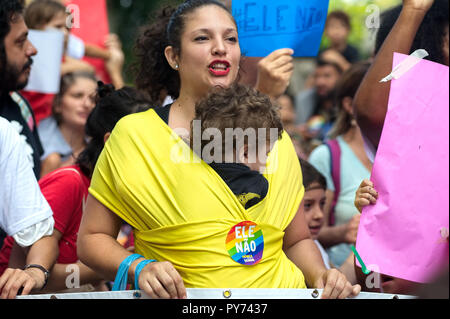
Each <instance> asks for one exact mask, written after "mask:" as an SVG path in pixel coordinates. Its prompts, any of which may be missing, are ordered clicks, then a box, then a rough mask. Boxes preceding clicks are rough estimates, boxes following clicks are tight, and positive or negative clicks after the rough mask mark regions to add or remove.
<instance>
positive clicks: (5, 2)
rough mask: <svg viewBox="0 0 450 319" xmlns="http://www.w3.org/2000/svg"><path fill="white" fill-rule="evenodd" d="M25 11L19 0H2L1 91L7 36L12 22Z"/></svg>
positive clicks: (5, 62)
mask: <svg viewBox="0 0 450 319" xmlns="http://www.w3.org/2000/svg"><path fill="white" fill-rule="evenodd" d="M22 13H23V3H22V2H21V1H18V0H0V92H2V91H3V87H4V84H5V83H3V82H4V81H5V79H4V77H3V75H2V74H3V73H4V71H5V69H6V65H7V60H6V48H5V38H6V36H7V35H8V33H9V31H11V23H12V22H14V21H15V19H17V17H18V15H22Z"/></svg>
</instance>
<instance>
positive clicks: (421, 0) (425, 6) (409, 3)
mask: <svg viewBox="0 0 450 319" xmlns="http://www.w3.org/2000/svg"><path fill="white" fill-rule="evenodd" d="M433 3H434V0H403V8H405V9H414V10H421V11H428V10H430V8H431V6H432V5H433Z"/></svg>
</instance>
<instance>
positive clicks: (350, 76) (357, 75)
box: [329, 62, 370, 139]
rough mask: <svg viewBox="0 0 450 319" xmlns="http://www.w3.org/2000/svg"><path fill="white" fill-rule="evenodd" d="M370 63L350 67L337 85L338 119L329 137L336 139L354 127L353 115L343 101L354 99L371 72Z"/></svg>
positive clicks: (360, 63)
mask: <svg viewBox="0 0 450 319" xmlns="http://www.w3.org/2000/svg"><path fill="white" fill-rule="evenodd" d="M369 67H370V63H368V62H359V63H356V64H354V65H352V66H351V67H350V69H348V70H347V71H346V72H345V73H344V74H343V75H342V77H341V78H340V79H339V81H338V83H337V84H336V91H335V104H336V106H337V112H338V115H337V119H336V122H335V123H334V125H333V128H332V129H331V131H330V133H329V136H330V138H332V139H334V138H337V137H338V136H339V135H342V134H345V133H347V132H348V130H349V129H350V128H351V127H352V125H353V124H352V122H353V120H354V117H353V115H351V114H350V113H349V112H347V111H346V110H345V108H344V107H343V105H342V100H343V99H344V98H346V97H350V98H352V99H353V98H354V97H355V95H356V91H357V90H358V88H359V86H360V84H361V82H362V80H363V79H364V76H365V75H366V73H367V71H369Z"/></svg>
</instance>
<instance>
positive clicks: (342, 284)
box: [315, 269, 361, 299]
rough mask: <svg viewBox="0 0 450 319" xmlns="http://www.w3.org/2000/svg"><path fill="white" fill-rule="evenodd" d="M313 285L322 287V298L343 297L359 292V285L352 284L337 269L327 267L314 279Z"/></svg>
mask: <svg viewBox="0 0 450 319" xmlns="http://www.w3.org/2000/svg"><path fill="white" fill-rule="evenodd" d="M315 287H316V288H319V289H322V288H323V293H322V299H345V298H347V297H355V296H357V295H359V293H360V292H361V286H360V285H352V284H351V283H350V282H349V281H348V280H347V278H346V277H345V275H344V274H343V273H341V272H340V271H339V270H337V269H329V270H327V271H325V272H324V273H323V274H322V276H320V278H319V279H318V280H317V281H316V283H315Z"/></svg>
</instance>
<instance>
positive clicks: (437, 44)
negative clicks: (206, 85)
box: [375, 0, 449, 63]
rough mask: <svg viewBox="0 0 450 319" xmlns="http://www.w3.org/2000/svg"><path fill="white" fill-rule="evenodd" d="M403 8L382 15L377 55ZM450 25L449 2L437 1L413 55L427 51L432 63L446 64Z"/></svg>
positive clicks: (418, 38) (419, 35) (376, 43)
mask: <svg viewBox="0 0 450 319" xmlns="http://www.w3.org/2000/svg"><path fill="white" fill-rule="evenodd" d="M401 10H402V6H401V5H399V6H397V7H394V8H392V9H389V10H387V11H385V12H383V13H382V15H381V24H380V29H379V30H378V34H377V38H376V42H375V54H377V53H378V51H379V50H380V49H381V46H382V45H383V43H384V41H385V40H386V38H387V36H388V35H389V33H390V31H391V30H392V28H393V27H394V24H395V22H396V21H397V19H398V17H399V16H400V12H401ZM448 23H449V1H448V0H436V1H435V2H434V4H433V6H432V7H431V8H430V10H429V11H428V12H427V14H426V16H425V18H424V20H423V22H422V24H421V26H420V28H419V30H418V31H417V34H416V37H415V38H414V42H413V45H412V47H411V53H412V52H414V51H416V50H418V49H425V50H426V51H427V52H428V53H429V54H430V55H429V56H428V57H427V58H426V59H428V60H430V61H434V62H438V63H444V62H445V61H444V53H443V50H442V48H443V46H444V36H445V29H446V27H447V26H448Z"/></svg>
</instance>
